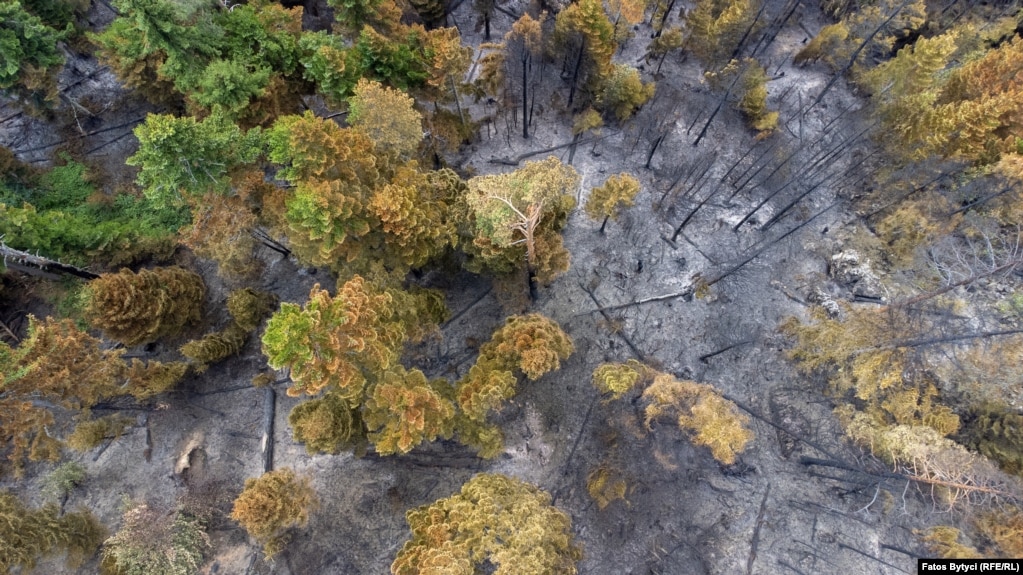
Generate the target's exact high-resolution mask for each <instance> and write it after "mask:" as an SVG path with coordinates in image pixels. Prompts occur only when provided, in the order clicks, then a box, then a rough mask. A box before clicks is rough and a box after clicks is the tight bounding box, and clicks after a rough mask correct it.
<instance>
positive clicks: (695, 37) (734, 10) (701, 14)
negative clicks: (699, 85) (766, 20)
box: [686, 0, 759, 69]
mask: <svg viewBox="0 0 1023 575" xmlns="http://www.w3.org/2000/svg"><path fill="white" fill-rule="evenodd" d="M758 7H759V1H758V0H699V1H698V2H697V3H696V6H695V7H694V8H693V10H692V11H690V12H689V14H688V15H687V16H686V27H687V28H688V30H689V38H688V40H687V42H686V45H687V46H689V49H690V50H692V51H693V54H694V55H695V56H696V57H697V58H699V59H700V61H702V62H703V64H704V66H706V67H707V68H708V69H717V68H718V67H720V66H721V65H722V64H725V63H726V61H727V60H728V59H729V58H730V57H731V56H732V54H733V52H735V50H736V49H737V48H738V47H739V41H740V40H742V38H743V36H744V35H745V34H746V32H747V30H749V28H750V26H752V25H753V19H754V18H755V17H756V13H757V10H758Z"/></svg>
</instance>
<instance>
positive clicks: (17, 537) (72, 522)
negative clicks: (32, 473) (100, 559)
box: [0, 491, 103, 573]
mask: <svg viewBox="0 0 1023 575" xmlns="http://www.w3.org/2000/svg"><path fill="white" fill-rule="evenodd" d="M102 541H103V527H102V526H101V525H100V524H99V522H98V521H97V520H96V518H95V517H93V516H92V514H91V513H89V512H88V511H76V512H74V513H67V514H63V515H61V514H60V513H59V510H58V508H57V506H56V505H47V506H45V507H43V508H41V509H29V508H28V507H26V506H25V505H24V504H23V503H22V502H21V501H19V500H18V498H17V497H15V496H14V495H12V494H11V493H8V492H6V491H4V492H0V572H3V573H10V572H12V570H19V568H20V569H25V570H28V569H32V568H33V567H35V564H36V561H38V560H39V558H40V557H42V556H44V555H51V554H55V553H60V552H66V553H67V564H68V567H69V568H71V569H75V568H77V567H79V566H80V565H81V564H82V563H83V562H84V561H85V560H87V559H89V558H90V557H92V555H93V553H95V552H96V549H97V548H99V545H100V543H101V542H102ZM19 572H20V570H19Z"/></svg>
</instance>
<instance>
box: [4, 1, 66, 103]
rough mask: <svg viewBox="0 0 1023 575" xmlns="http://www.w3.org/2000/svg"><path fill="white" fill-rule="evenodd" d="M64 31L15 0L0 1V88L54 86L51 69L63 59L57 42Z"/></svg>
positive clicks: (29, 89) (48, 88)
mask: <svg viewBox="0 0 1023 575" xmlns="http://www.w3.org/2000/svg"><path fill="white" fill-rule="evenodd" d="M66 35H67V31H63V32H58V31H57V30H54V29H53V28H50V27H49V26H47V25H46V24H44V23H43V21H42V20H41V19H39V18H38V17H37V16H33V15H32V14H29V13H28V12H26V11H25V9H24V8H22V7H21V4H19V3H18V2H17V1H16V0H10V1H8V2H0V91H2V92H5V93H6V92H10V91H12V90H15V88H17V90H15V91H22V93H30V92H33V91H42V92H44V93H46V92H51V91H53V90H55V89H56V86H55V85H54V81H53V73H54V72H55V71H56V69H57V68H59V67H60V66H61V65H62V64H63V63H64V56H62V55H61V53H60V50H59V49H58V46H57V43H58V42H60V41H61V40H63V39H64V37H65V36H66ZM53 96H54V95H52V94H44V97H53Z"/></svg>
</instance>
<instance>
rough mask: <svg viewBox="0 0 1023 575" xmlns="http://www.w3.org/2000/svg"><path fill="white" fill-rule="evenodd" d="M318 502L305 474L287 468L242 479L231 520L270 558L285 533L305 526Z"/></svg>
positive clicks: (283, 538)
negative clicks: (241, 488) (240, 489)
mask: <svg viewBox="0 0 1023 575" xmlns="http://www.w3.org/2000/svg"><path fill="white" fill-rule="evenodd" d="M317 505H318V500H317V497H316V492H315V491H313V488H312V486H311V485H310V480H309V478H308V477H300V476H298V475H296V474H295V472H294V471H292V470H291V469H288V468H284V469H276V470H274V471H270V472H268V473H264V474H263V475H261V476H260V477H258V478H256V479H246V480H245V489H243V490H242V492H241V494H240V495H238V498H237V499H235V501H234V508H233V509H232V511H231V519H234V520H235V521H237V522H238V523H239V524H241V526H242V527H244V528H245V530H246V531H248V532H249V535H251V536H252V537H253V538H254V539H255V540H256V541H258V542H259V543H262V544H263V553H265V554H266V556H267V557H268V558H269V557H273V556H274V555H276V554H277V553H278V552H280V551H281V550H282V549H283V548H284V545H286V544H287V532H288V530H290V529H291V528H293V527H299V526H302V525H305V524H306V523H307V522H308V521H309V513H310V512H312V511H313V510H314V509H315V508H316V507H317Z"/></svg>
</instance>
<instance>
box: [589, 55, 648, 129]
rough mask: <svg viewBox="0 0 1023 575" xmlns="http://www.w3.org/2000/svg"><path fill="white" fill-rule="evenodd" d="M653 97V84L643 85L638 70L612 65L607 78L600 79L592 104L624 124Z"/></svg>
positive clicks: (626, 66)
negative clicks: (611, 114)
mask: <svg viewBox="0 0 1023 575" xmlns="http://www.w3.org/2000/svg"><path fill="white" fill-rule="evenodd" d="M653 95H654V84H653V82H649V83H646V84H644V83H643V81H642V80H640V77H639V70H637V69H635V68H633V67H632V66H629V65H626V64H614V65H612V66H611V70H610V72H609V73H608V74H607V76H606V77H604V78H601V79H600V82H599V87H598V91H597V96H596V98H595V101H594V103H595V104H596V105H597V106H598V107H600V108H602V109H604V110H605V111H606V112H608V113H613V114H614V116H615V118H616V119H617V120H618V121H619V122H624V121H625V120H627V119H629V118H630V117H632V115H633V114H635V113H636V110H638V109H639V108H640V107H641V106H643V104H645V103H646V102H647V100H649V99H650V98H651V97H652V96H653Z"/></svg>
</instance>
